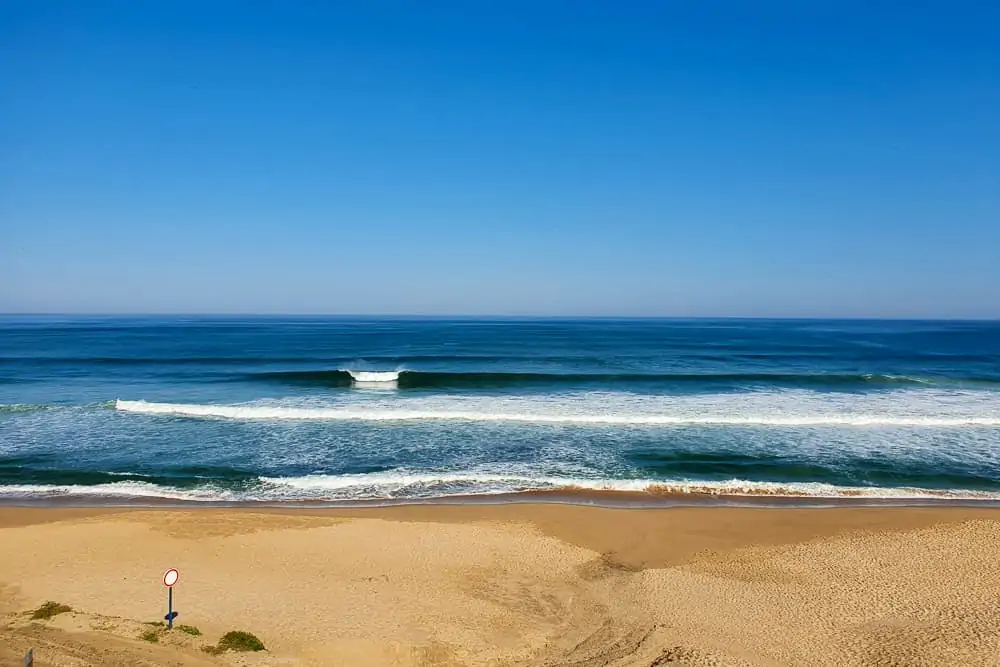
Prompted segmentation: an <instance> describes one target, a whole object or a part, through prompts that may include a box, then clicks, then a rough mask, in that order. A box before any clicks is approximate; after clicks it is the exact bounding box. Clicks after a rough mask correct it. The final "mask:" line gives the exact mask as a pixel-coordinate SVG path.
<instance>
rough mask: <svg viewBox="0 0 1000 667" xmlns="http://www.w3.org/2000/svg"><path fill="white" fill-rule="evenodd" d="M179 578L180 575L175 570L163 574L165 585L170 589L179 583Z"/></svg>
mask: <svg viewBox="0 0 1000 667" xmlns="http://www.w3.org/2000/svg"><path fill="white" fill-rule="evenodd" d="M179 576H180V574H178V573H177V570H175V569H173V568H171V569H169V570H167V571H166V572H164V573H163V585H164V586H166V587H167V588H170V587H171V586H173V585H174V584H176V583H177V577H179Z"/></svg>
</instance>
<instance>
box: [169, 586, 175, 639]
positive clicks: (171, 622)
mask: <svg viewBox="0 0 1000 667" xmlns="http://www.w3.org/2000/svg"><path fill="white" fill-rule="evenodd" d="M173 629H174V588H173V586H171V587H170V588H168V589H167V630H173Z"/></svg>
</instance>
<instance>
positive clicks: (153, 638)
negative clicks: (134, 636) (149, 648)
mask: <svg viewBox="0 0 1000 667" xmlns="http://www.w3.org/2000/svg"><path fill="white" fill-rule="evenodd" d="M139 639H141V640H143V641H145V642H149V643H150V644H157V643H159V641H160V632H159V630H147V631H146V632H144V633H142V634H141V635H139Z"/></svg>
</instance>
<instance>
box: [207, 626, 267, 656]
mask: <svg viewBox="0 0 1000 667" xmlns="http://www.w3.org/2000/svg"><path fill="white" fill-rule="evenodd" d="M218 649H219V650H220V651H263V650H264V642H262V641H261V640H259V639H257V637H256V636H255V635H252V634H250V633H249V632H243V631H242V630H233V631H232V632H227V633H226V634H224V635H222V639H220V640H219V644H218Z"/></svg>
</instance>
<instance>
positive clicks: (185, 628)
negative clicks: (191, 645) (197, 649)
mask: <svg viewBox="0 0 1000 667" xmlns="http://www.w3.org/2000/svg"><path fill="white" fill-rule="evenodd" d="M177 629H178V630H180V631H181V632H186V633H187V634H189V635H191V636H192V637H200V636H201V630H199V629H198V628H196V627H194V626H193V625H178V626H177Z"/></svg>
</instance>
